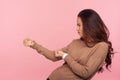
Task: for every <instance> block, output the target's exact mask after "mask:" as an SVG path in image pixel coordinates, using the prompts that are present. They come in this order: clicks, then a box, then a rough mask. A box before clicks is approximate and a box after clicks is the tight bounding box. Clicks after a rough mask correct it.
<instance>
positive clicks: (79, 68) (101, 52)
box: [65, 44, 108, 79]
mask: <svg viewBox="0 0 120 80" xmlns="http://www.w3.org/2000/svg"><path fill="white" fill-rule="evenodd" d="M107 51H108V45H107V44H100V45H99V46H98V47H97V48H96V49H95V51H94V53H93V54H92V55H91V56H90V58H89V59H88V62H87V63H86V64H85V65H82V64H80V63H79V62H77V61H75V60H74V59H73V58H72V56H71V55H68V56H66V58H65V61H66V62H67V64H68V65H69V67H70V68H71V70H72V71H73V72H74V73H75V74H76V75H78V76H80V77H82V78H83V79H87V78H89V77H91V76H92V75H94V74H95V73H96V72H97V71H98V70H99V68H100V67H101V66H102V64H103V62H104V60H105V58H106V55H107Z"/></svg>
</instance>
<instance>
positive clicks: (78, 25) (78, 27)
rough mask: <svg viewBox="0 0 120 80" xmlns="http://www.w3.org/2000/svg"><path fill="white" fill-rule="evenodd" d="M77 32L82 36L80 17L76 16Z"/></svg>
mask: <svg viewBox="0 0 120 80" xmlns="http://www.w3.org/2000/svg"><path fill="white" fill-rule="evenodd" d="M76 30H77V32H78V34H79V35H80V36H81V37H82V36H83V24H82V20H81V18H80V17H78V18H77V29H76Z"/></svg>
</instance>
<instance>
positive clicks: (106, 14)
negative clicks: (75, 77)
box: [0, 0, 120, 80]
mask: <svg viewBox="0 0 120 80" xmlns="http://www.w3.org/2000/svg"><path fill="white" fill-rule="evenodd" d="M85 8H92V9H94V10H96V11H97V12H98V13H99V14H100V16H101V17H102V19H103V21H104V22H105V24H106V25H107V26H108V28H109V30H110V32H111V35H110V40H111V41H112V43H113V47H114V50H115V51H116V52H118V53H116V54H115V55H114V57H113V64H112V68H111V72H109V71H107V70H105V71H104V72H103V73H102V74H99V75H98V74H96V75H95V77H94V78H93V79H92V80H119V79H120V76H119V75H120V69H119V68H120V49H119V48H120V43H119V41H120V32H119V30H120V22H119V21H120V15H119V14H120V0H0V80H45V79H46V78H47V76H48V75H49V74H50V73H51V72H52V71H53V70H54V69H55V68H56V67H58V66H60V65H61V64H62V63H63V61H59V62H55V63H54V62H52V61H49V60H47V59H46V58H45V57H43V56H41V55H39V54H37V52H36V51H35V50H32V49H30V48H26V47H24V46H23V43H22V41H23V39H24V38H31V39H34V40H35V41H37V42H38V43H40V44H42V45H43V46H45V47H47V48H48V49H51V50H56V49H59V48H62V47H64V46H66V45H67V44H68V43H69V42H71V40H73V39H75V38H79V36H78V34H77V33H76V16H77V14H78V12H79V11H81V10H82V9H85Z"/></svg>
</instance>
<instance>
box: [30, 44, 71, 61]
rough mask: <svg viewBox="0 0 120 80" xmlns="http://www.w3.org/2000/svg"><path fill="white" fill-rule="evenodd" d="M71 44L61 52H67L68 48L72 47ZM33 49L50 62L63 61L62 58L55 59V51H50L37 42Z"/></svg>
mask: <svg viewBox="0 0 120 80" xmlns="http://www.w3.org/2000/svg"><path fill="white" fill-rule="evenodd" d="M71 43H72V42H71ZM71 43H70V44H71ZM70 44H68V45H67V46H66V47H64V48H62V49H60V50H62V51H64V52H67V51H68V47H69V46H70ZM31 48H33V49H35V50H36V51H37V52H38V53H40V54H42V55H43V56H45V57H46V58H47V59H49V60H52V61H58V60H61V59H62V58H60V57H55V51H54V50H49V49H47V48H45V47H43V46H42V45H40V44H37V43H36V42H35V44H34V45H33V46H31Z"/></svg>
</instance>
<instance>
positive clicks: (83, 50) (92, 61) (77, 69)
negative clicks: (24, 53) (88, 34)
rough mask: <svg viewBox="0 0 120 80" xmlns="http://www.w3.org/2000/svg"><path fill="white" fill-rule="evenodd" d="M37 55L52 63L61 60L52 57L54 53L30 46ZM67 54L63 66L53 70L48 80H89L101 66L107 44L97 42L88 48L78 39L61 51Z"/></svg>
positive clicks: (43, 48)
mask: <svg viewBox="0 0 120 80" xmlns="http://www.w3.org/2000/svg"><path fill="white" fill-rule="evenodd" d="M32 48H33V49H35V50H37V52H38V53H40V54H42V55H44V56H45V57H46V58H47V59H50V60H52V61H58V60H61V58H56V57H55V56H54V53H55V51H51V50H48V49H47V48H45V47H43V46H41V45H39V44H37V43H35V44H34V45H33V46H32ZM61 50H62V51H64V52H66V53H68V55H67V56H66V57H65V59H64V61H65V64H63V65H61V66H60V67H58V68H57V69H55V70H54V71H53V72H52V73H51V74H50V76H49V79H50V80H90V79H91V78H92V77H93V76H94V75H95V73H96V72H97V71H98V69H99V68H100V67H101V66H103V64H104V61H105V58H106V55H107V51H108V44H107V43H105V42H99V43H97V44H96V45H95V46H93V47H91V48H89V47H87V46H86V45H85V44H84V42H83V41H82V40H80V39H76V40H73V41H72V42H71V43H70V44H69V45H68V46H66V47H65V48H62V49H61Z"/></svg>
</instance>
